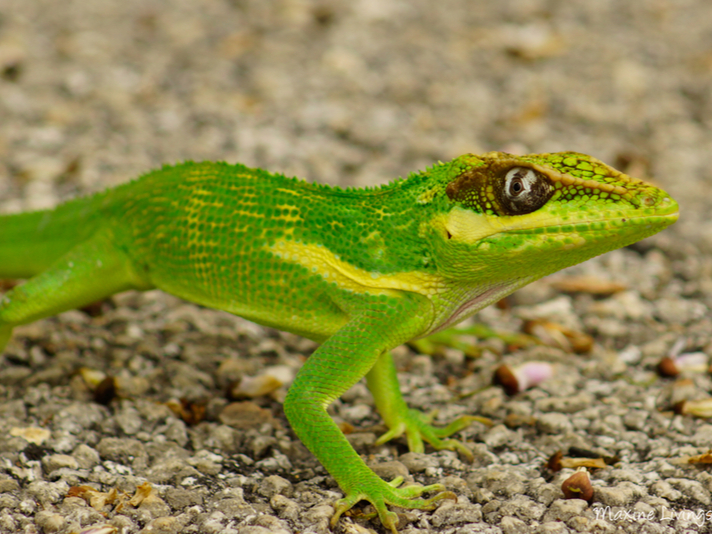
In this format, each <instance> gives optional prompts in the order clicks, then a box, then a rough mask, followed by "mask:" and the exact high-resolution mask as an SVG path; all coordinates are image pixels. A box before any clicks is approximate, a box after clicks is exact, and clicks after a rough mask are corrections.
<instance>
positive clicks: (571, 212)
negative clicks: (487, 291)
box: [430, 152, 678, 286]
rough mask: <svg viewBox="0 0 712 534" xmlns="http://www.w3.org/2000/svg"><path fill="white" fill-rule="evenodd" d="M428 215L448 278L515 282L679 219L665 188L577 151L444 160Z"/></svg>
mask: <svg viewBox="0 0 712 534" xmlns="http://www.w3.org/2000/svg"><path fill="white" fill-rule="evenodd" d="M439 170H440V171H441V172H442V173H444V175H441V180H442V181H440V184H441V187H440V191H439V195H437V196H440V197H441V198H440V200H441V202H439V204H440V206H444V210H443V211H442V212H441V213H440V214H439V215H438V216H437V217H435V218H434V219H433V220H432V225H431V227H430V230H431V231H433V232H434V233H435V246H436V247H437V249H438V250H437V255H436V257H438V258H439V260H440V262H439V270H440V272H442V273H443V274H445V275H446V277H448V278H449V277H451V276H454V277H456V278H460V279H466V278H470V277H472V279H475V280H476V279H479V280H483V279H485V280H489V281H490V282H492V283H498V282H501V283H504V284H508V283H509V282H514V280H521V281H522V282H521V283H515V285H517V286H520V285H524V284H525V283H528V282H530V281H532V280H534V279H537V278H540V277H542V276H545V275H547V274H550V273H552V272H554V271H557V270H559V269H562V268H565V267H568V266H570V265H574V264H576V263H580V262H582V261H585V260H587V259H589V258H591V257H593V256H596V255H598V254H602V253H604V252H608V251H610V250H613V249H616V248H619V247H624V246H626V245H629V244H631V243H634V242H636V241H638V240H640V239H643V238H645V237H648V236H650V235H652V234H654V233H656V232H658V231H660V230H662V229H663V228H665V227H667V226H668V225H670V224H672V223H673V222H675V221H676V220H677V217H678V206H677V203H676V202H675V201H674V200H673V199H672V198H671V197H670V196H669V195H668V194H667V193H666V192H665V191H663V190H661V189H659V188H657V187H655V186H653V185H650V184H648V183H645V182H643V181H641V180H637V179H634V178H631V177H630V176H627V175H625V174H623V173H621V172H619V171H617V170H615V169H613V168H612V167H609V166H608V165H606V164H604V163H602V162H601V161H599V160H597V159H595V158H592V157H590V156H586V155H583V154H577V153H571V152H567V153H557V154H532V155H527V156H514V155H511V154H506V153H503V152H490V153H487V154H484V155H481V156H475V155H471V154H468V155H465V156H460V157H459V158H456V159H455V160H453V161H451V162H450V163H449V164H444V165H442V166H441V167H440V168H439Z"/></svg>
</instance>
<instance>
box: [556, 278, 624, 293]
mask: <svg viewBox="0 0 712 534" xmlns="http://www.w3.org/2000/svg"><path fill="white" fill-rule="evenodd" d="M551 285H552V286H553V287H555V288H556V289H558V290H559V291H564V292H565V293H588V294H589V295H598V296H603V297H607V296H610V295H614V294H615V293H620V292H621V291H625V290H626V289H628V288H627V287H626V286H625V285H624V284H619V283H617V282H610V281H608V280H603V279H601V278H598V277H596V276H569V277H567V278H559V279H558V280H555V281H553V282H551Z"/></svg>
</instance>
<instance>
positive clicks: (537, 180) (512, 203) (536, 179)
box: [500, 167, 552, 215]
mask: <svg viewBox="0 0 712 534" xmlns="http://www.w3.org/2000/svg"><path fill="white" fill-rule="evenodd" d="M551 189H552V188H551V184H550V183H549V180H548V179H547V178H546V177H545V176H544V175H543V174H541V173H539V172H537V171H535V170H534V169H530V168H528V167H512V168H511V169H509V171H507V174H506V175H505V176H504V184H503V187H502V189H501V190H500V202H501V205H502V207H503V208H504V210H505V211H506V212H507V215H525V214H527V213H531V212H533V211H536V210H538V209H539V208H541V207H542V206H543V205H544V204H546V202H547V201H548V200H549V198H550V197H551Z"/></svg>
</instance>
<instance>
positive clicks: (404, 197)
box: [0, 152, 678, 532]
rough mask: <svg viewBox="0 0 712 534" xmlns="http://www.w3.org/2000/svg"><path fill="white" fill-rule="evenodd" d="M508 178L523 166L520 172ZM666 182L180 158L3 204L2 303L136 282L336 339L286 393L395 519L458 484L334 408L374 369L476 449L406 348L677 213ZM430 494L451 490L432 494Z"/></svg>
mask: <svg viewBox="0 0 712 534" xmlns="http://www.w3.org/2000/svg"><path fill="white" fill-rule="evenodd" d="M508 176H509V178H507V177H508ZM677 211H678V207H677V204H676V203H675V201H674V200H672V199H671V198H670V197H669V196H668V195H667V194H666V193H665V192H664V191H661V190H660V189H657V188H655V187H653V186H652V185H648V184H646V183H643V182H641V181H639V180H634V179H632V178H630V177H628V176H625V175H624V174H621V173H619V172H617V171H615V170H614V169H612V168H610V167H608V166H606V165H605V164H603V163H601V162H600V161H598V160H596V159H594V158H592V157H589V156H585V155H582V154H575V153H560V154H539V155H528V156H520V157H518V156H513V155H510V154H504V153H499V152H492V153H488V154H484V155H481V156H475V155H471V154H468V155H464V156H461V157H459V158H456V159H454V160H453V161H451V162H449V163H439V164H437V165H434V166H433V167H432V168H430V169H427V170H425V171H423V172H420V173H417V174H413V175H411V176H410V177H409V178H408V179H407V180H398V181H395V182H393V183H391V184H389V185H386V186H383V187H380V188H376V189H348V190H342V189H338V188H332V187H328V186H322V185H315V184H309V183H307V182H304V181H300V180H296V179H291V178H285V177H284V176H281V175H275V174H270V173H268V172H266V171H264V170H261V169H249V168H247V167H244V166H242V165H227V164H224V163H211V162H205V163H185V164H182V165H177V166H174V167H164V168H162V169H160V170H157V171H154V172H150V173H148V174H146V175H144V176H143V177H141V178H139V179H138V180H135V181H133V182H130V183H128V184H125V185H123V186H120V187H117V188H115V189H111V190H108V191H106V192H104V193H101V194H97V195H94V196H90V197H87V198H81V199H77V200H73V201H70V202H67V203H65V204H63V205H61V206H59V207H58V208H56V209H55V210H51V211H41V212H33V213H26V214H19V215H9V216H4V217H0V277H4V278H27V279H28V280H27V282H25V283H24V284H23V285H20V286H17V287H15V288H14V289H12V290H11V291H9V292H8V293H7V294H6V295H5V296H4V298H3V299H2V301H1V303H0V350H1V349H2V348H4V346H5V344H6V343H7V341H8V340H9V338H10V335H11V332H12V328H13V327H14V326H17V325H20V324H24V323H28V322H31V321H35V320H37V319H40V318H43V317H47V316H49V315H53V314H57V313H59V312H62V311H64V310H68V309H71V308H74V307H79V306H83V305H86V304H89V303H91V302H94V301H96V300H99V299H101V298H105V297H107V296H109V295H111V294H114V293H117V292H119V291H124V290H127V289H138V290H146V289H151V288H160V289H162V290H164V291H167V292H169V293H172V294H174V295H177V296H179V297H182V298H184V299H186V300H190V301H193V302H196V303H199V304H202V305H205V306H210V307H213V308H219V309H223V310H227V311H229V312H232V313H234V314H237V315H240V316H242V317H245V318H247V319H251V320H253V321H256V322H258V323H261V324H264V325H267V326H272V327H275V328H279V329H282V330H287V331H289V332H294V333H297V334H300V335H303V336H306V337H308V338H311V339H314V340H316V341H318V342H320V343H321V346H320V347H319V348H318V349H317V350H316V351H315V352H314V354H312V355H311V357H310V358H309V359H308V361H307V363H306V364H305V365H304V367H303V368H302V369H301V371H300V372H299V374H298V375H297V378H296V380H295V382H294V384H293V385H292V387H291V388H290V390H289V393H288V395H287V398H286V400H285V403H284V410H285V412H286V414H287V418H288V419H289V421H290V423H291V425H292V427H293V429H294V431H295V433H296V434H297V436H299V438H300V439H301V440H302V441H303V442H304V444H305V445H306V446H307V447H308V448H309V450H310V451H312V452H313V453H314V455H315V456H316V457H317V458H318V460H319V461H320V462H321V463H322V464H323V465H324V467H325V468H326V469H327V470H328V471H329V473H331V475H332V476H333V477H334V478H335V479H336V481H337V482H338V483H339V485H340V486H341V489H342V490H343V491H344V495H345V496H344V498H343V499H341V500H340V501H339V502H338V503H337V504H336V513H335V514H334V517H333V520H332V524H333V525H335V524H336V522H337V520H338V518H339V516H340V515H341V514H342V513H343V512H344V511H346V510H348V509H349V508H351V507H352V506H353V505H354V504H355V503H356V502H358V501H359V500H366V501H369V502H371V503H372V504H373V505H374V507H375V509H376V511H377V513H378V515H379V517H380V519H381V521H382V523H383V524H384V525H385V526H386V527H387V528H389V529H390V530H392V531H393V532H395V531H396V526H397V523H398V518H397V515H396V514H395V513H393V512H390V511H389V510H388V505H393V506H399V507H403V508H418V509H429V508H432V507H433V506H434V503H435V502H437V501H439V500H441V499H446V498H454V494H452V493H450V492H445V491H443V488H442V487H441V486H440V485H434V486H427V487H420V486H407V487H403V488H399V487H397V486H398V485H399V483H400V480H396V481H393V482H391V483H387V482H385V481H383V480H381V479H380V478H379V477H377V476H376V475H375V474H374V473H373V471H371V469H369V468H368V467H367V466H366V464H365V463H364V462H363V460H362V459H361V458H360V457H359V456H358V454H356V452H355V451H354V450H353V448H352V447H351V446H350V445H349V443H348V441H347V440H346V438H345V437H344V436H343V434H342V433H341V431H340V430H339V429H338V428H337V426H336V425H335V424H334V422H333V421H332V420H331V418H330V417H329V416H328V415H327V412H326V408H327V406H328V405H329V404H330V403H331V402H332V401H333V400H334V399H336V398H337V397H339V396H340V395H341V394H342V393H344V391H346V390H347V389H348V388H350V387H351V386H352V385H353V384H354V383H356V382H357V381H358V380H360V379H361V378H362V377H364V376H366V377H367V379H368V386H369V388H370V390H371V391H372V392H373V394H374V398H375V401H376V405H377V407H378V410H379V412H380V413H381V415H382V416H383V418H384V420H385V422H386V424H387V425H388V427H389V429H390V430H389V431H388V432H387V433H386V434H385V435H384V436H383V437H382V438H381V439H380V440H379V443H382V442H385V441H387V440H388V439H391V438H394V437H397V436H399V435H402V434H405V435H406V436H407V438H408V444H409V446H410V448H411V450H414V451H422V450H423V441H427V442H429V443H430V444H431V445H432V446H433V447H434V448H435V449H450V450H457V451H460V452H462V453H463V454H464V455H465V456H468V455H469V454H470V453H469V450H468V449H467V447H465V446H464V445H463V444H461V443H460V442H458V441H456V440H453V439H446V438H447V437H448V436H449V435H450V434H452V433H455V432H457V431H459V430H460V429H462V428H463V427H465V426H466V425H467V424H469V422H470V421H471V420H473V417H464V418H461V419H459V420H457V421H455V422H454V423H452V424H451V425H449V426H448V427H446V428H444V429H442V428H440V429H438V428H435V427H432V426H431V425H430V424H429V423H430V421H429V419H430V418H429V417H427V416H425V415H423V414H420V413H418V412H415V411H412V410H409V409H408V408H407V406H406V404H405V402H404V400H403V398H402V396H401V393H400V390H399V388H398V382H397V378H396V371H395V368H394V366H393V361H392V359H391V357H390V354H389V351H390V349H392V348H394V347H396V346H398V345H400V344H402V343H405V342H407V341H410V340H412V339H416V338H420V337H423V336H426V335H428V334H430V333H433V332H436V331H439V330H441V329H443V328H446V327H448V326H450V325H452V324H455V323H457V322H459V321H460V320H462V319H464V318H466V317H468V316H469V315H472V314H473V313H474V312H476V311H477V310H479V309H481V308H483V307H484V306H487V305H488V304H490V303H492V302H495V301H496V300H498V299H500V298H502V297H503V296H505V295H507V294H509V293H511V292H512V291H514V290H515V289H517V288H519V287H521V286H523V285H525V284H527V283H529V282H531V281H533V280H536V279H538V278H541V277H542V276H545V275H547V274H550V273H552V272H554V271H557V270H559V269H562V268H564V267H568V266H570V265H573V264H576V263H579V262H582V261H584V260H587V259H589V258H591V257H593V256H596V255H598V254H601V253H604V252H607V251H609V250H612V249H615V248H618V247H623V246H626V245H629V244H631V243H633V242H635V241H638V240H639V239H642V238H644V237H647V236H649V235H652V234H654V233H656V232H658V231H659V230H661V229H663V228H665V227H666V226H668V225H670V224H672V223H673V222H674V221H675V220H676V219H677ZM425 492H439V493H437V494H436V495H435V496H434V497H431V498H429V499H421V498H420V496H421V494H423V493H425Z"/></svg>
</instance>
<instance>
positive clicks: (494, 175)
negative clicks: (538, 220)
mask: <svg viewBox="0 0 712 534" xmlns="http://www.w3.org/2000/svg"><path fill="white" fill-rule="evenodd" d="M446 193H447V196H448V198H449V199H450V200H453V201H456V202H458V203H460V204H462V205H463V206H465V207H468V208H470V209H473V210H475V211H477V212H480V213H491V214H495V215H509V216H513V215H526V214H527V213H532V212H534V211H536V210H538V209H540V208H541V207H542V206H544V204H546V203H547V202H548V200H549V199H550V198H551V196H552V195H553V193H554V187H553V185H552V183H551V180H550V179H549V177H548V176H546V175H545V174H543V173H542V172H540V171H538V170H537V169H534V168H531V167H528V166H523V165H521V164H519V165H517V164H516V163H514V162H512V161H509V162H503V161H499V162H496V163H494V164H490V165H485V166H481V167H475V168H471V169H468V170H466V171H465V172H463V173H462V174H461V175H460V176H458V177H457V178H456V179H455V180H453V181H452V182H450V184H448V186H447V189H446Z"/></svg>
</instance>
